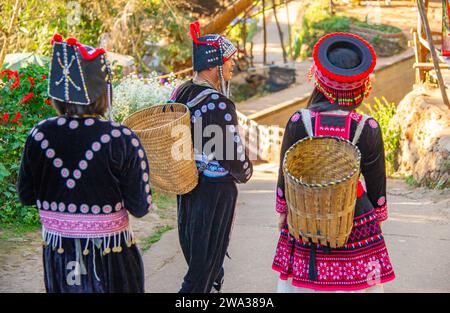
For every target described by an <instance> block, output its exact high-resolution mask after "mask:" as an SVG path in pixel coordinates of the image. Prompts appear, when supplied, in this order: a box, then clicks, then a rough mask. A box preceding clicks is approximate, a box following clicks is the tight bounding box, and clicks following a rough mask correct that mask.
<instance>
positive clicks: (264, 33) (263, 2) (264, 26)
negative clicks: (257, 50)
mask: <svg viewBox="0 0 450 313" xmlns="http://www.w3.org/2000/svg"><path fill="white" fill-rule="evenodd" d="M262 6H263V7H262V15H263V37H264V46H263V64H264V65H266V64H267V28H266V1H265V0H262Z"/></svg>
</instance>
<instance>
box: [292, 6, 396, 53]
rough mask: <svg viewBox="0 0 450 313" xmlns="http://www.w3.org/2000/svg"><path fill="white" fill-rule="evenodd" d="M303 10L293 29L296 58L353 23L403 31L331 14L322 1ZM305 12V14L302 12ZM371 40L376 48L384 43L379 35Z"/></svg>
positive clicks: (363, 26)
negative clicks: (304, 47)
mask: <svg viewBox="0 0 450 313" xmlns="http://www.w3.org/2000/svg"><path fill="white" fill-rule="evenodd" d="M301 10H302V12H301V13H300V14H299V16H302V21H301V23H298V24H297V25H294V29H293V32H294V34H295V35H294V46H293V51H292V55H293V57H294V59H296V58H302V59H304V58H306V57H310V56H311V55H312V49H313V47H314V45H315V43H316V42H317V41H318V40H319V39H320V38H321V37H322V36H324V35H326V34H329V33H333V32H349V31H350V26H351V25H354V26H358V27H362V28H368V29H373V30H377V31H381V32H384V33H398V32H401V29H399V28H397V27H394V26H389V25H383V24H380V25H378V24H372V23H367V22H364V21H359V20H357V19H355V18H351V17H346V16H336V15H330V12H329V7H328V6H327V5H326V4H324V3H323V2H321V1H317V2H315V3H313V4H310V5H309V6H306V7H302V8H301ZM303 12H304V14H302V13H303ZM366 39H368V38H366ZM371 41H372V44H373V45H374V47H375V48H376V50H377V49H378V47H379V46H380V47H381V46H382V45H383V44H384V43H383V42H382V41H380V38H379V37H378V38H377V37H375V38H374V39H373V40H371ZM302 45H306V50H305V51H302Z"/></svg>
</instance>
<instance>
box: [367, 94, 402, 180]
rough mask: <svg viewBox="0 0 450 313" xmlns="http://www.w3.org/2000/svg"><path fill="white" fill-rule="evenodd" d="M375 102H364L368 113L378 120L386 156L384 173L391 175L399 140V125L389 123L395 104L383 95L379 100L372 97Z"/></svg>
mask: <svg viewBox="0 0 450 313" xmlns="http://www.w3.org/2000/svg"><path fill="white" fill-rule="evenodd" d="M374 101H375V104H373V105H370V104H366V106H367V108H368V110H369V114H370V115H371V116H372V117H373V118H375V119H376V120H377V121H378V124H379V125H380V128H381V131H382V133H383V141H384V153H385V158H386V173H387V175H388V176H391V175H392V174H393V173H394V172H395V169H396V168H397V165H396V158H395V155H396V151H397V149H398V147H399V141H400V126H399V125H394V124H393V123H390V121H391V120H392V118H393V117H394V115H395V112H396V111H397V106H396V105H395V103H393V102H388V101H387V100H386V98H385V97H382V98H381V100H380V99H378V98H376V97H375V98H374Z"/></svg>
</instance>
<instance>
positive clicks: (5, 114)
mask: <svg viewBox="0 0 450 313" xmlns="http://www.w3.org/2000/svg"><path fill="white" fill-rule="evenodd" d="M8 121H9V114H8V113H3V115H2V123H4V124H6V123H8Z"/></svg>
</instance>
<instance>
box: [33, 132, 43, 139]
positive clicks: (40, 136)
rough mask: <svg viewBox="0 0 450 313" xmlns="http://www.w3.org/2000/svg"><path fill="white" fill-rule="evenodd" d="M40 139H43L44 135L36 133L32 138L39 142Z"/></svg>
mask: <svg viewBox="0 0 450 313" xmlns="http://www.w3.org/2000/svg"><path fill="white" fill-rule="evenodd" d="M42 139H44V134H43V133H41V132H38V133H37V134H36V136H34V140H36V141H41V140H42Z"/></svg>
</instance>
